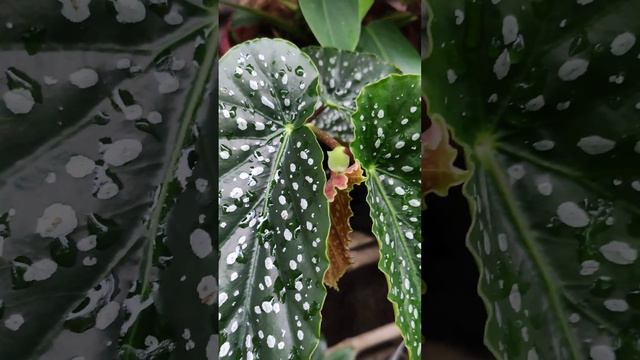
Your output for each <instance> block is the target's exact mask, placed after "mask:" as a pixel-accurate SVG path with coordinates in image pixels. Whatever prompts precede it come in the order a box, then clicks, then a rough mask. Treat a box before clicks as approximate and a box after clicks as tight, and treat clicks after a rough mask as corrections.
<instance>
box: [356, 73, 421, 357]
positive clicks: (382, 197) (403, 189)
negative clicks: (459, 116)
mask: <svg viewBox="0 0 640 360" xmlns="http://www.w3.org/2000/svg"><path fill="white" fill-rule="evenodd" d="M389 94H392V95H391V96H389ZM356 103H357V111H356V112H355V113H354V114H353V117H352V121H353V126H354V128H355V139H354V141H353V143H352V144H351V151H352V152H353V155H354V157H355V159H356V160H358V161H360V163H361V164H362V167H363V168H364V170H365V172H366V181H365V184H366V185H367V188H368V195H367V202H368V203H369V206H370V208H371V213H370V214H371V218H372V220H373V233H374V235H375V236H376V238H377V239H378V243H379V245H380V255H381V256H380V261H379V267H380V269H381V270H382V271H383V272H384V273H385V275H386V277H387V280H388V282H389V295H388V297H389V300H391V302H392V303H393V305H394V310H395V315H396V324H397V325H398V327H399V328H400V330H401V332H402V336H403V337H404V341H405V345H406V346H407V348H408V349H409V354H410V358H411V359H419V358H420V354H421V339H422V334H421V321H420V320H421V316H420V305H421V300H420V297H421V294H422V291H421V288H422V280H421V279H420V266H421V265H420V259H421V250H420V249H421V235H420V224H421V221H420V208H421V204H422V202H421V200H420V199H421V189H420V154H421V147H420V77H419V76H415V75H390V76H388V77H386V78H384V79H382V80H380V81H378V82H376V83H373V84H370V85H368V86H366V87H365V88H364V89H363V91H362V93H361V94H360V95H359V96H358V98H357V100H356Z"/></svg>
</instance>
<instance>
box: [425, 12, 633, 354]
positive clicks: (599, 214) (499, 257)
mask: <svg viewBox="0 0 640 360" xmlns="http://www.w3.org/2000/svg"><path fill="white" fill-rule="evenodd" d="M429 3H430V5H431V10H430V11H429V13H430V16H431V19H430V38H429V40H430V46H431V49H430V51H429V52H430V54H429V55H428V58H427V60H426V62H425V64H424V66H423V69H424V73H423V76H425V78H426V79H428V81H425V82H424V89H425V91H426V95H427V97H428V104H429V111H430V113H431V116H432V117H433V118H440V119H444V120H445V121H446V122H447V123H448V124H449V125H450V126H451V128H452V130H453V134H454V137H455V139H456V140H457V141H458V142H460V143H462V144H463V145H464V146H465V153H466V154H467V164H468V165H469V166H470V170H471V171H472V176H471V179H470V180H469V181H468V183H467V185H466V186H465V193H466V195H467V196H468V198H469V200H470V201H471V202H472V212H473V216H474V221H473V226H472V228H471V231H470V233H469V234H468V247H469V249H470V250H471V251H472V252H473V253H474V255H475V256H476V258H477V260H478V265H479V267H480V271H481V276H480V280H479V281H480V282H479V286H478V289H479V292H480V294H481V295H482V297H483V299H484V301H485V305H486V307H487V310H488V313H489V319H488V322H487V325H486V332H485V342H486V344H487V346H488V347H489V348H490V349H491V351H492V352H493V354H494V355H495V357H496V358H498V359H528V360H532V359H534V360H537V359H563V360H564V359H573V360H578V359H594V360H604V359H607V360H614V359H636V358H638V357H640V346H639V344H640V326H639V324H640V321H639V319H640V266H639V265H640V262H639V261H638V250H639V249H640V206H639V204H640V167H639V166H638V165H637V164H638V161H639V160H640V122H639V121H638V117H639V114H640V85H639V84H640V83H638V81H637V80H636V79H637V78H638V75H639V74H640V58H639V55H638V54H639V53H640V47H639V46H638V44H637V37H638V36H640V22H638V21H637V14H638V13H640V2H638V1H602V0H570V1H519V0H502V1H475V2H471V1H463V0H452V1H429Z"/></svg>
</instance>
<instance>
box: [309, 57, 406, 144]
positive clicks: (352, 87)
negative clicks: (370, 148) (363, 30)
mask: <svg viewBox="0 0 640 360" xmlns="http://www.w3.org/2000/svg"><path fill="white" fill-rule="evenodd" d="M304 51H305V52H306V53H307V54H309V56H311V59H312V60H313V61H314V63H315V64H316V67H317V68H318V71H319V72H320V80H321V93H320V94H321V97H322V101H323V103H324V105H325V106H326V107H327V108H326V109H325V110H324V111H323V112H322V114H320V116H318V118H317V119H316V120H315V122H316V124H317V125H318V127H320V128H322V129H323V130H325V131H327V132H329V133H330V134H331V135H333V136H335V137H337V138H339V139H341V140H344V141H351V140H352V139H353V126H352V125H351V114H352V113H353V112H354V111H355V109H356V104H355V100H356V97H357V96H358V94H359V93H360V90H362V88H363V87H364V86H365V85H367V84H370V83H372V82H375V81H377V80H380V79H382V78H383V77H385V76H387V75H389V74H391V73H395V72H398V69H396V68H395V67H393V66H391V65H388V64H386V63H384V62H382V61H381V60H380V59H379V58H378V57H376V56H375V55H373V54H362V53H355V52H351V51H344V50H337V49H332V48H321V47H317V46H311V47H308V48H306V49H305V50H304Z"/></svg>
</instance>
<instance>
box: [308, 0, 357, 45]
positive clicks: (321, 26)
mask: <svg viewBox="0 0 640 360" xmlns="http://www.w3.org/2000/svg"><path fill="white" fill-rule="evenodd" d="M300 10H302V15H304V18H305V20H306V21H307V24H309V27H310V28H311V31H312V32H313V35H315V37H316V39H317V40H318V42H319V43H320V45H322V46H323V47H333V48H337V49H340V50H351V51H353V50H355V48H356V45H358V39H359V38H360V15H359V4H358V0H300Z"/></svg>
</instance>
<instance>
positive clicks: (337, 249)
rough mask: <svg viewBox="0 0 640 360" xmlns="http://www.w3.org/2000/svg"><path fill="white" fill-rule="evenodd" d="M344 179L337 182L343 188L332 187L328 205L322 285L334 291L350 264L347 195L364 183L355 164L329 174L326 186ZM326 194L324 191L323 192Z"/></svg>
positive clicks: (350, 212)
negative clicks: (343, 171)
mask: <svg viewBox="0 0 640 360" xmlns="http://www.w3.org/2000/svg"><path fill="white" fill-rule="evenodd" d="M338 177H340V178H342V177H344V178H346V179H344V180H343V181H340V180H337V181H338V182H342V183H343V184H344V186H345V187H344V188H337V187H334V188H333V189H331V191H332V192H334V193H333V194H332V195H333V200H332V201H331V199H330V203H329V214H330V218H331V229H330V230H329V238H328V239H327V253H328V254H329V268H328V269H327V272H326V273H325V274H324V283H325V284H327V285H329V286H331V287H332V288H334V289H338V280H340V278H341V277H342V276H343V275H344V274H345V273H346V272H347V269H348V268H349V266H350V265H351V263H352V259H351V254H350V250H349V243H350V242H351V240H350V238H349V235H350V234H351V231H352V229H351V224H350V223H349V221H350V220H351V216H352V215H353V212H352V211H351V196H350V195H349V193H350V192H351V190H352V189H353V186H354V185H360V184H362V182H363V181H364V177H363V172H362V167H361V166H360V164H358V163H356V164H354V165H352V166H350V167H349V168H348V169H347V171H346V172H345V173H341V174H337V173H334V172H331V178H330V179H329V181H328V182H327V185H328V186H332V187H333V185H332V180H333V179H335V178H338ZM325 193H326V191H325Z"/></svg>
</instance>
